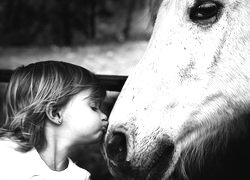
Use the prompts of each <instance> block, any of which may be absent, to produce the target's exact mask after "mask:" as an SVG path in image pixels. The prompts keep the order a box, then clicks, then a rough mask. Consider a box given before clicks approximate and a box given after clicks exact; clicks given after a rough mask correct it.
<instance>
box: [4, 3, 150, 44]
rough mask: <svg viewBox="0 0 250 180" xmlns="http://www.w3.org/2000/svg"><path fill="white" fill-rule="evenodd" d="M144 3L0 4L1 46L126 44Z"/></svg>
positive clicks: (141, 36) (136, 36) (140, 35)
mask: <svg viewBox="0 0 250 180" xmlns="http://www.w3.org/2000/svg"><path fill="white" fill-rule="evenodd" d="M147 5H148V3H147V0H1V1H0V37H1V39H0V45H2V46H13V45H14V46H21V45H49V44H55V45H58V46H71V45H75V44H76V39H79V38H80V39H81V41H80V42H79V41H78V42H77V43H78V44H79V43H80V44H84V43H87V42H90V41H99V42H101V41H102V42H104V43H105V42H107V41H108V40H109V41H110V40H111V41H112V40H115V41H125V40H127V39H128V38H147V37H148V34H146V33H144V34H143V33H141V34H136V35H134V36H132V37H131V25H132V21H133V19H134V18H135V14H136V13H137V12H138V11H140V10H142V9H145V8H147Z"/></svg>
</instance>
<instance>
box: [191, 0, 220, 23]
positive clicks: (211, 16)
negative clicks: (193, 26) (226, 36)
mask: <svg viewBox="0 0 250 180" xmlns="http://www.w3.org/2000/svg"><path fill="white" fill-rule="evenodd" d="M221 7H222V5H221V4H219V3H217V2H213V1H207V2H203V3H202V4H198V5H196V6H194V7H192V8H191V9H190V19H191V20H192V21H193V22H194V23H197V24H200V25H212V24H214V23H215V22H216V21H217V20H218V17H219V14H220V10H221Z"/></svg>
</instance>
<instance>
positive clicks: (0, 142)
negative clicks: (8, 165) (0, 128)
mask: <svg viewBox="0 0 250 180" xmlns="http://www.w3.org/2000/svg"><path fill="white" fill-rule="evenodd" d="M17 147H18V145H17V143H15V142H14V141H11V140H9V139H3V138H1V139H0V156H3V155H7V154H5V153H8V154H19V153H20V152H18V151H16V149H17Z"/></svg>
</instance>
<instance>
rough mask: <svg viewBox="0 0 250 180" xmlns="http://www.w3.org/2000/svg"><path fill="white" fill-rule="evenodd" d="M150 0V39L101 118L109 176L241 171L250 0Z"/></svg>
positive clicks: (249, 85) (249, 88) (249, 97)
mask: <svg viewBox="0 0 250 180" xmlns="http://www.w3.org/2000/svg"><path fill="white" fill-rule="evenodd" d="M151 3H152V4H159V8H157V7H156V9H159V11H158V13H157V18H156V21H155V27H154V32H153V35H152V37H151V41H150V43H149V46H148V49H147V51H146V53H145V55H144V57H143V59H142V60H141V61H140V63H139V64H138V66H137V68H136V69H135V71H134V73H132V74H131V75H130V76H129V78H128V80H127V82H126V84H125V86H124V88H123V90H122V92H121V94H120V96H119V98H118V100H117V102H116V104H115V107H114V109H113V112H112V113H111V116H110V119H109V122H110V126H109V129H108V132H107V135H106V137H105V143H104V149H105V155H106V157H107V162H108V166H109V169H110V171H111V173H112V174H113V175H115V176H118V177H120V178H125V179H154V180H155V179H173V180H176V179H187V178H189V179H190V180H191V179H203V180H204V179H216V178H217V179H226V178H227V179H230V178H235V177H236V176H235V175H236V174H238V176H237V177H239V176H243V172H244V171H245V170H247V167H249V166H241V165H242V163H243V160H246V161H247V160H248V161H249V160H250V158H249V156H250V155H249V154H250V148H249V145H248V144H249V142H250V140H249V134H250V132H249V130H250V127H249V124H250V118H249V117H250V116H248V114H249V112H250V1H249V0H162V2H161V1H159V0H158V1H157V0H152V1H151ZM248 118H249V119H248ZM248 176H249V175H248ZM236 179H239V178H236Z"/></svg>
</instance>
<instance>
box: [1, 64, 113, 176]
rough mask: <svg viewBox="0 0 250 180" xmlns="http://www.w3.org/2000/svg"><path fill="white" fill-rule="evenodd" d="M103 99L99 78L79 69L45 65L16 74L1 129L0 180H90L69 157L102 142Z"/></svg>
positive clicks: (103, 123) (11, 82)
mask: <svg viewBox="0 0 250 180" xmlns="http://www.w3.org/2000/svg"><path fill="white" fill-rule="evenodd" d="M105 96H106V91H105V90H104V89H103V88H102V87H101V86H100V84H99V83H98V80H97V78H96V76H95V75H94V74H93V73H91V72H89V71H88V70H86V69H84V68H82V67H80V66H76V65H73V64H69V63H65V62H57V61H45V62H38V63H34V64H30V65H28V66H22V67H20V68H17V69H16V70H15V71H14V73H13V75H12V77H11V79H10V82H9V84H8V88H7V93H6V102H5V105H4V107H5V108H4V115H5V118H4V124H3V126H2V127H1V128H0V179H1V180H12V179H13V180H14V179H15V180H16V179H18V180H27V179H39V180H40V179H43V180H52V179H53V180H57V179H58V180H64V179H65V180H69V179H74V180H78V179H81V180H84V179H89V178H90V174H89V172H87V171H86V170H84V169H81V168H80V167H78V166H76V165H75V164H74V163H73V162H72V161H71V160H70V159H69V158H68V154H69V152H70V149H71V147H73V146H74V145H76V144H80V143H81V144H86V145H87V144H89V143H95V142H98V141H100V140H101V139H102V137H103V135H104V133H105V131H106V128H107V125H108V122H107V116H106V115H105V114H103V113H102V112H101V110H100V105H101V103H102V101H103V99H104V97H105Z"/></svg>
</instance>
